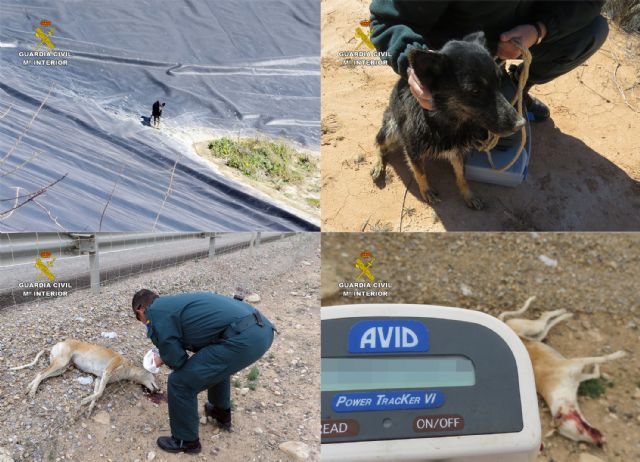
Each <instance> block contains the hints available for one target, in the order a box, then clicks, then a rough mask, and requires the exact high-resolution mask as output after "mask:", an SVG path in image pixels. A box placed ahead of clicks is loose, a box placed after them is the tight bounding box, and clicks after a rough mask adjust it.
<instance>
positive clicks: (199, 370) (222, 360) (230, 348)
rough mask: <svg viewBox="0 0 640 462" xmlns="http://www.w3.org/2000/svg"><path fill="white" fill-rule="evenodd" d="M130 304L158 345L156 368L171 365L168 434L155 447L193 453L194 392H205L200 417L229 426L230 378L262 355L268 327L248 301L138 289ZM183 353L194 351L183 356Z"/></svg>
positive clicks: (195, 447) (268, 342) (196, 449)
mask: <svg viewBox="0 0 640 462" xmlns="http://www.w3.org/2000/svg"><path fill="white" fill-rule="evenodd" d="M132 307H133V311H134V313H135V316H136V318H137V319H138V321H141V322H143V323H144V324H146V326H147V336H148V337H149V338H150V339H151V341H152V342H153V343H154V345H155V346H156V347H157V348H158V351H159V355H160V357H159V358H158V357H156V366H160V365H161V364H166V365H167V366H169V367H170V368H171V369H173V372H172V373H171V374H170V375H169V380H168V401H169V422H170V424H171V436H162V437H160V438H158V446H160V448H161V449H163V450H165V451H168V452H186V453H198V452H200V450H201V446H200V439H199V438H198V424H199V418H198V393H199V392H201V391H204V390H207V393H208V402H207V403H206V404H205V415H208V416H210V417H212V418H214V419H215V420H217V421H218V423H220V424H221V426H222V427H223V428H225V429H227V430H229V429H230V428H231V382H230V377H231V375H232V374H235V373H236V372H238V371H240V370H241V369H244V368H245V367H247V366H249V365H250V364H252V363H254V362H256V361H257V360H258V359H260V358H261V357H262V355H264V354H265V352H266V351H267V350H268V349H269V347H270V346H271V343H272V342H273V333H274V328H273V325H272V324H271V323H270V322H269V320H268V319H267V318H265V317H264V316H263V315H262V314H260V312H259V311H258V310H256V309H255V308H254V307H252V306H251V305H249V304H247V303H244V302H242V301H240V300H236V299H233V298H229V297H225V296H223V295H218V294H215V293H210V292H196V293H187V294H180V295H171V296H162V297H159V296H158V294H156V293H154V292H152V291H150V290H147V289H142V290H140V291H138V292H136V294H135V295H134V296H133V300H132ZM187 351H192V352H194V353H195V354H194V355H192V356H191V357H189V356H188V355H187Z"/></svg>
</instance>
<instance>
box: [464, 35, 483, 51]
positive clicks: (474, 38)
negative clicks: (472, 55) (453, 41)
mask: <svg viewBox="0 0 640 462" xmlns="http://www.w3.org/2000/svg"><path fill="white" fill-rule="evenodd" d="M462 40H463V41H464V42H471V43H477V44H478V45H480V46H481V47H482V48H487V38H486V37H485V35H484V32H483V31H478V32H474V33H472V34H468V35H465V36H464V37H463V38H462Z"/></svg>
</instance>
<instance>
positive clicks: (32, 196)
mask: <svg viewBox="0 0 640 462" xmlns="http://www.w3.org/2000/svg"><path fill="white" fill-rule="evenodd" d="M68 174H69V173H68V172H67V173H65V174H64V175H62V176H61V177H60V178H58V179H57V180H56V181H54V182H52V183H49V184H48V185H46V186H44V187H42V188H40V189H39V190H38V191H36V192H34V193H31V194H30V195H29V198H28V199H27V200H26V201H24V202H21V203H19V204H17V205H15V206H14V207H12V208H10V209H9V210H5V211H4V212H0V218H1V217H2V216H3V215H6V214H8V213H10V212H13V211H14V210H17V209H19V208H20V207H22V206H23V205H25V204H27V203H29V202H31V201H32V200H34V199H35V198H36V197H38V196H40V195H41V194H44V193H45V192H47V191H48V190H49V188H51V187H52V186H54V185H56V184H57V183H59V182H61V181H62V180H64V179H65V178H66V177H67V175H68Z"/></svg>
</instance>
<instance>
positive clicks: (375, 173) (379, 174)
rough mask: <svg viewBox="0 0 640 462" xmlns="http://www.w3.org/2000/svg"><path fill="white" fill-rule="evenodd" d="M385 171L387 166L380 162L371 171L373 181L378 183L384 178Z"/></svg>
mask: <svg viewBox="0 0 640 462" xmlns="http://www.w3.org/2000/svg"><path fill="white" fill-rule="evenodd" d="M385 170H386V166H385V164H384V163H383V162H378V163H377V164H376V165H375V166H374V167H373V168H372V169H371V178H373V181H377V180H379V179H380V178H384V174H385Z"/></svg>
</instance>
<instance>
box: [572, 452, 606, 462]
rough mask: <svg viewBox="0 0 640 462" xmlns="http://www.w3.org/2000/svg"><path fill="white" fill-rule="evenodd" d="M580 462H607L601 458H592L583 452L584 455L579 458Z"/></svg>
mask: <svg viewBox="0 0 640 462" xmlns="http://www.w3.org/2000/svg"><path fill="white" fill-rule="evenodd" d="M578 462H605V461H604V460H603V459H601V458H599V457H596V456H592V455H591V454H588V453H586V452H583V453H582V454H580V457H578Z"/></svg>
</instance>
